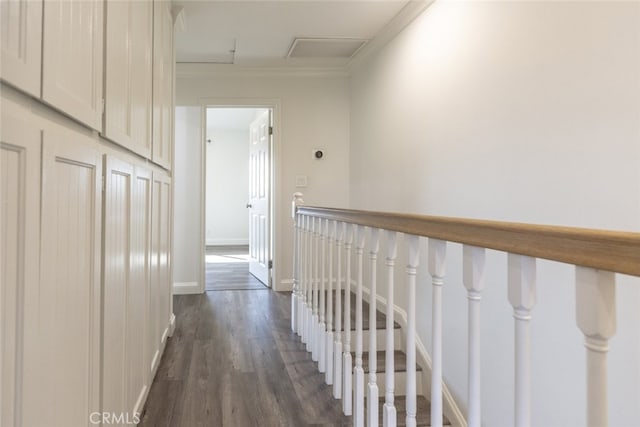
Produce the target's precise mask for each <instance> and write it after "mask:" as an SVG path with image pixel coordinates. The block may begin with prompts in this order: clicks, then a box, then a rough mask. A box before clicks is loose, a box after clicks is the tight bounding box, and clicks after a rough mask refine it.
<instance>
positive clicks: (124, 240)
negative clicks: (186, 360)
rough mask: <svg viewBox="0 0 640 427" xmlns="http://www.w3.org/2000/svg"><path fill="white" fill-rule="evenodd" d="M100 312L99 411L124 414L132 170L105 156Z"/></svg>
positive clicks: (125, 410)
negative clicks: (100, 400) (101, 301)
mask: <svg viewBox="0 0 640 427" xmlns="http://www.w3.org/2000/svg"><path fill="white" fill-rule="evenodd" d="M104 179H105V197H104V245H103V251H104V257H103V265H104V267H103V268H104V271H103V285H102V294H103V310H102V325H103V326H102V328H103V329H102V334H103V336H102V339H103V345H102V352H103V355H102V406H101V408H102V410H103V411H105V412H109V413H117V414H119V413H125V412H127V411H128V410H131V409H133V406H131V407H128V405H129V402H128V401H129V400H130V399H129V398H128V387H127V385H128V384H126V380H125V379H126V378H127V377H128V376H129V369H128V368H129V367H128V361H129V354H128V353H129V352H130V351H131V350H132V349H131V348H130V347H129V346H127V339H126V338H127V333H128V331H129V329H130V327H131V326H132V325H129V324H128V323H129V322H128V316H127V314H128V313H127V311H128V310H127V307H128V305H129V299H130V297H129V294H130V292H131V284H132V283H131V274H130V271H131V255H132V254H131V231H132V230H131V228H132V227H131V204H132V184H133V166H132V165H130V164H129V163H126V162H123V161H121V160H118V159H116V158H114V157H113V156H106V159H105V174H104Z"/></svg>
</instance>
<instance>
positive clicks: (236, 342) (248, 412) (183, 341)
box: [140, 290, 352, 427]
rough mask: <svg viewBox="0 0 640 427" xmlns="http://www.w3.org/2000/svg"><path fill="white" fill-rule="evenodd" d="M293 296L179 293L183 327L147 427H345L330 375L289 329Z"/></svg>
mask: <svg viewBox="0 0 640 427" xmlns="http://www.w3.org/2000/svg"><path fill="white" fill-rule="evenodd" d="M290 308H291V294H290V293H277V292H273V291H271V290H263V291H219V292H207V293H205V294H204V295H182V296H176V297H174V311H175V314H176V317H177V319H176V320H177V321H176V323H177V327H176V331H175V333H174V336H173V337H172V338H170V339H169V341H168V343H167V348H166V350H165V354H164V356H163V358H162V361H161V363H160V367H159V368H158V373H157V375H156V378H155V381H154V382H153V385H152V386H151V390H150V392H149V397H148V400H147V405H146V407H145V411H144V413H143V417H142V420H141V424H140V425H142V426H153V427H156V426H172V427H178V426H185V427H194V426H239V427H244V426H296V427H297V426H315V425H323V426H346V425H351V424H352V421H351V417H345V416H343V415H342V412H341V410H340V408H341V405H340V401H338V400H335V399H333V397H332V395H331V388H330V387H329V386H327V385H325V383H324V374H320V373H318V372H317V368H316V363H314V362H313V361H312V360H311V355H310V354H309V353H307V351H306V350H305V348H304V345H303V344H302V343H301V342H300V339H299V338H298V337H297V336H296V335H295V334H294V333H293V332H291V326H290V324H291V323H290Z"/></svg>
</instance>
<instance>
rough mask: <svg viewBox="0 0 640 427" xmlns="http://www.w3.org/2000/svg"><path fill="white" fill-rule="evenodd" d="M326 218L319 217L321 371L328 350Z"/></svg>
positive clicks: (319, 367)
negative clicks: (326, 346)
mask: <svg viewBox="0 0 640 427" xmlns="http://www.w3.org/2000/svg"><path fill="white" fill-rule="evenodd" d="M324 223H325V220H323V219H320V218H318V225H319V226H320V267H319V269H320V324H319V325H318V331H319V334H318V371H319V372H321V373H325V372H326V369H327V368H326V364H325V358H326V356H327V350H326V349H325V344H326V342H327V324H326V322H325V317H324V316H325V303H326V292H325V290H326V287H325V280H326V276H325V266H326V264H327V249H326V236H325V227H324Z"/></svg>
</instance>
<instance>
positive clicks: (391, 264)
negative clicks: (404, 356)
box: [382, 231, 398, 427]
mask: <svg viewBox="0 0 640 427" xmlns="http://www.w3.org/2000/svg"><path fill="white" fill-rule="evenodd" d="M397 240H398V233H397V232H395V231H387V259H386V265H387V325H386V326H387V330H386V340H385V341H386V342H385V345H386V348H385V380H384V381H385V393H384V398H385V399H384V408H383V412H382V424H383V426H384V427H396V423H397V418H396V407H395V404H394V402H393V399H394V395H393V394H394V392H395V389H394V384H395V366H394V352H395V351H394V350H395V349H394V342H393V335H394V325H393V324H394V320H393V293H394V290H393V285H394V277H393V274H394V268H395V263H396V256H397V254H398V244H397Z"/></svg>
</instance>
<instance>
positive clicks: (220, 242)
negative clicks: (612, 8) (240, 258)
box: [205, 239, 249, 246]
mask: <svg viewBox="0 0 640 427" xmlns="http://www.w3.org/2000/svg"><path fill="white" fill-rule="evenodd" d="M205 244H206V245H207V246H244V245H248V244H249V239H206V242H205Z"/></svg>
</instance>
